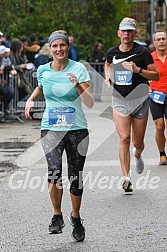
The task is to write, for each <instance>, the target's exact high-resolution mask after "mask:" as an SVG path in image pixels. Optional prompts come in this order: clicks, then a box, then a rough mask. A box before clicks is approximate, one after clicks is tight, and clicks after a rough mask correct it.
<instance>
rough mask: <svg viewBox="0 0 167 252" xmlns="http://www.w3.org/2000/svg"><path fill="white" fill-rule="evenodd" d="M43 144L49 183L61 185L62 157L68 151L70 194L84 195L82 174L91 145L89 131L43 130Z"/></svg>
mask: <svg viewBox="0 0 167 252" xmlns="http://www.w3.org/2000/svg"><path fill="white" fill-rule="evenodd" d="M41 143H42V147H43V150H44V153H45V157H46V160H47V164H48V182H49V183H55V184H61V182H62V155H63V151H64V150H65V151H66V155H67V167H68V179H69V181H70V192H71V193H72V194H74V195H76V196H78V195H81V194H82V193H83V177H82V172H83V168H84V163H85V159H86V154H87V150H88V144H89V132H88V130H87V129H80V130H71V131H52V130H41Z"/></svg>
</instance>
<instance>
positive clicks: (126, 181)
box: [122, 179, 133, 193]
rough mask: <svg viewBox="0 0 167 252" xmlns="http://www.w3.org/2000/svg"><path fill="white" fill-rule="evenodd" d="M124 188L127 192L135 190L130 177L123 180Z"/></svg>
mask: <svg viewBox="0 0 167 252" xmlns="http://www.w3.org/2000/svg"><path fill="white" fill-rule="evenodd" d="M122 189H123V190H124V191H125V192H126V193H129V192H133V186H132V183H131V181H130V179H124V180H123V182H122Z"/></svg>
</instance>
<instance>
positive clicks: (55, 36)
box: [48, 32, 69, 46]
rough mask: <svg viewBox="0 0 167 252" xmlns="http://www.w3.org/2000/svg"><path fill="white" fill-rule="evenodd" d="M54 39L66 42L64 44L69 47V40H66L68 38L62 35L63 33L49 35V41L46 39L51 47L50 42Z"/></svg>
mask: <svg viewBox="0 0 167 252" xmlns="http://www.w3.org/2000/svg"><path fill="white" fill-rule="evenodd" d="M56 39H63V40H65V41H66V43H67V44H68V45H69V40H68V36H67V35H65V34H63V33H56V32H55V33H53V34H51V35H50V37H49V39H48V43H49V45H50V46H51V44H52V42H53V41H54V40H56Z"/></svg>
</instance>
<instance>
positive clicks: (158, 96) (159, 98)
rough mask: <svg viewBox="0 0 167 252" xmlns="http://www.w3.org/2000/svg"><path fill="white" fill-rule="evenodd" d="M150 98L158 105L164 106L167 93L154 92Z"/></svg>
mask: <svg viewBox="0 0 167 252" xmlns="http://www.w3.org/2000/svg"><path fill="white" fill-rule="evenodd" d="M150 98H151V99H152V100H153V101H154V102H156V103H160V104H164V101H165V93H163V92H159V91H152V93H151V94H150Z"/></svg>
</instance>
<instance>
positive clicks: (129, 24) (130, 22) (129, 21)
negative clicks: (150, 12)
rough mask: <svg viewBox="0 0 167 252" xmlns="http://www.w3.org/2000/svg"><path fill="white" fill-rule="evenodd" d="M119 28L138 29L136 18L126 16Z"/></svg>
mask: <svg viewBox="0 0 167 252" xmlns="http://www.w3.org/2000/svg"><path fill="white" fill-rule="evenodd" d="M119 30H122V31H125V30H133V31H135V30H136V20H135V19H133V18H129V17H125V18H124V19H122V21H121V22H120V24H119Z"/></svg>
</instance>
